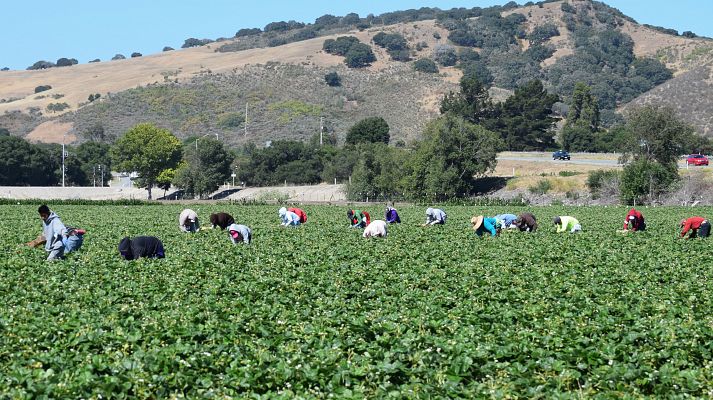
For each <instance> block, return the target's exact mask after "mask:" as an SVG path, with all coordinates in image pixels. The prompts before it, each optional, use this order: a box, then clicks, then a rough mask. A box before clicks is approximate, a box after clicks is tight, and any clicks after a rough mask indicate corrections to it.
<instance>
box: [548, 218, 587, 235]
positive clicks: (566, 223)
mask: <svg viewBox="0 0 713 400" xmlns="http://www.w3.org/2000/svg"><path fill="white" fill-rule="evenodd" d="M553 222H554V223H555V225H557V233H562V232H566V231H569V233H575V232H581V231H582V225H580V224H579V221H577V219H576V218H574V217H567V216H560V217H555V218H554V220H553Z"/></svg>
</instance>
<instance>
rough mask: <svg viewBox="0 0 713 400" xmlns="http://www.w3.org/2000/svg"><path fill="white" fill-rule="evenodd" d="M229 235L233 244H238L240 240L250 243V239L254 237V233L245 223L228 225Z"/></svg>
mask: <svg viewBox="0 0 713 400" xmlns="http://www.w3.org/2000/svg"><path fill="white" fill-rule="evenodd" d="M228 237H230V241H232V242H233V244H238V243H240V242H243V243H245V244H250V241H251V240H252V238H253V233H252V231H251V230H250V228H248V227H247V226H245V225H238V224H231V225H230V226H229V227H228Z"/></svg>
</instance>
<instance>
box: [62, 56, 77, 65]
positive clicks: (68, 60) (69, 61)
mask: <svg viewBox="0 0 713 400" xmlns="http://www.w3.org/2000/svg"><path fill="white" fill-rule="evenodd" d="M74 64H79V61H77V59H76V58H64V57H62V58H60V59H59V60H57V66H58V67H71V66H72V65H74Z"/></svg>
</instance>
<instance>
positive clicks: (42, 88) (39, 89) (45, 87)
mask: <svg viewBox="0 0 713 400" xmlns="http://www.w3.org/2000/svg"><path fill="white" fill-rule="evenodd" d="M50 89H52V86H50V85H40V86H37V87H35V93H40V92H44V91H45V90H50Z"/></svg>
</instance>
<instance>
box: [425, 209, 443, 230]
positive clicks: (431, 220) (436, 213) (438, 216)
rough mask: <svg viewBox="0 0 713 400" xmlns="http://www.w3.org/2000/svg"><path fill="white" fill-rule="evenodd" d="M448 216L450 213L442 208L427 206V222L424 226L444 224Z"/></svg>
mask: <svg viewBox="0 0 713 400" xmlns="http://www.w3.org/2000/svg"><path fill="white" fill-rule="evenodd" d="M446 218H448V215H446V213H445V212H444V211H443V210H441V209H440V208H431V207H429V208H427V209H426V223H425V224H423V226H426V225H436V224H439V225H443V224H445V223H446Z"/></svg>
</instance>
